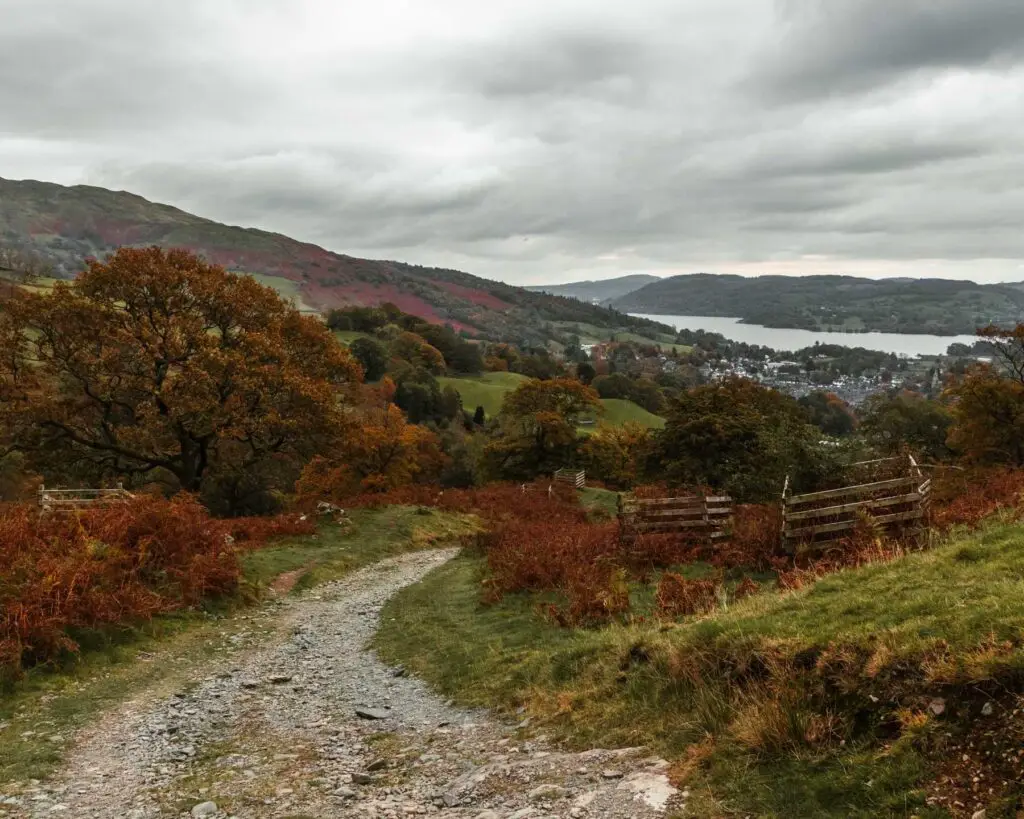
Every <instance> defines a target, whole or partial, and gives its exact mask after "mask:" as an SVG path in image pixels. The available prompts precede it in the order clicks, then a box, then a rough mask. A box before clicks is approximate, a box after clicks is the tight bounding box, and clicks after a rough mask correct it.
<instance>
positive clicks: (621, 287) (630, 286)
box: [526, 273, 661, 304]
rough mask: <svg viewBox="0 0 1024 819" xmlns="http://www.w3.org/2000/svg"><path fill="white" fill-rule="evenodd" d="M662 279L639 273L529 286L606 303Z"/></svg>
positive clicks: (555, 294) (542, 291) (551, 292)
mask: <svg viewBox="0 0 1024 819" xmlns="http://www.w3.org/2000/svg"><path fill="white" fill-rule="evenodd" d="M659 281H661V279H660V278H658V277H657V276H648V275H646V274H644V273H637V274H634V275H632V276H619V277H618V278H615V279H603V280H601V281H585V282H570V283H569V284H540V285H537V286H535V287H527V288H526V289H527V290H532V291H534V292H535V293H549V294H550V295H552V296H569V297H570V298H574V299H579V300H580V301H589V302H594V303H599V304H606V303H608V302H611V301H614V300H615V299H618V298H621V297H622V296H625V295H627V294H629V293H632V292H634V291H635V290H639V289H640V288H641V287H644V286H646V285H648V284H652V283H654V282H659Z"/></svg>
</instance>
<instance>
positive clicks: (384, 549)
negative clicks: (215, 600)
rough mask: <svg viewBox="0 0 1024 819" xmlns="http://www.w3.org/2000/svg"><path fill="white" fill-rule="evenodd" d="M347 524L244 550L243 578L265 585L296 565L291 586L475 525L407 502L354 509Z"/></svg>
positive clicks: (316, 581) (313, 581)
mask: <svg viewBox="0 0 1024 819" xmlns="http://www.w3.org/2000/svg"><path fill="white" fill-rule="evenodd" d="M349 517H350V520H351V525H350V526H338V525H335V524H329V525H325V526H322V527H321V528H320V531H319V533H318V534H317V535H315V536H314V537H305V536H304V537H294V538H285V539H282V540H279V541H276V542H275V543H274V544H273V545H271V546H269V547H267V548H264V549H258V550H256V551H252V552H248V553H247V554H246V555H245V556H244V558H243V561H242V565H243V569H244V572H245V577H246V580H247V581H248V582H249V583H250V584H252V585H254V586H256V587H257V588H264V587H266V586H267V585H269V584H270V583H271V581H273V579H274V578H275V577H278V576H280V575H282V574H285V573H286V572H295V571H301V572H302V574H301V576H300V577H299V578H298V583H297V586H296V588H299V589H301V588H308V587H310V586H315V585H317V584H319V583H326V582H328V581H331V580H336V579H338V578H339V577H343V576H344V575H346V574H348V573H349V572H351V571H354V570H356V569H360V568H362V567H364V566H369V565H371V564H373V563H377V562H378V561H380V560H384V559H385V558H388V557H394V556H395V555H398V554H402V553H404V552H407V551H410V550H412V549H423V548H430V547H431V546H436V545H437V543H438V542H448V541H454V540H456V539H458V538H459V537H461V536H463V535H469V534H472V533H473V532H476V531H478V530H479V524H478V522H477V520H476V519H475V518H472V517H470V516H467V515H456V514H452V513H448V512H438V511H437V510H434V509H429V508H423V509H419V508H417V507H411V506H387V507H384V508H382V509H356V510H355V511H353V512H351V513H350V516H349Z"/></svg>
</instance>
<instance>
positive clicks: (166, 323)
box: [0, 247, 360, 491]
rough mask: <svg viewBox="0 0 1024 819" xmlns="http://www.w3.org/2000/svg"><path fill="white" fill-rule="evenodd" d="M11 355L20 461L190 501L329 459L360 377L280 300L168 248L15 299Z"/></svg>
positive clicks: (7, 344)
mask: <svg viewBox="0 0 1024 819" xmlns="http://www.w3.org/2000/svg"><path fill="white" fill-rule="evenodd" d="M0 351H2V352H0V355H2V359H0V433H2V434H3V438H4V440H3V442H2V443H3V446H4V447H5V448H6V449H7V450H13V451H21V452H23V453H25V454H26V455H27V456H28V457H29V458H30V459H36V460H38V461H40V462H42V463H44V464H46V465H47V466H48V467H49V468H50V469H52V468H53V466H54V464H60V465H61V466H62V467H64V468H66V469H70V470H75V471H77V472H78V473H79V474H82V475H86V474H87V475H89V476H90V477H111V476H125V477H128V478H129V479H132V480H134V481H136V482H139V483H141V482H145V481H151V480H159V481H163V482H165V483H168V484H170V485H171V486H172V488H181V489H185V490H190V491H198V490H200V489H202V488H203V485H204V481H206V480H207V479H208V478H209V477H210V476H211V475H212V474H215V473H217V472H218V471H219V472H220V473H223V472H224V471H225V470H233V471H236V472H238V473H240V474H246V473H250V472H253V471H258V470H260V469H263V468H265V467H266V465H267V463H268V462H276V463H281V462H282V461H287V462H294V463H295V464H297V465H298V466H301V463H302V462H304V461H305V460H308V458H309V457H311V456H312V455H313V454H315V453H316V452H318V451H321V450H323V449H324V448H328V447H330V446H331V444H332V442H333V441H334V440H335V439H336V438H337V436H338V435H339V434H340V432H341V431H342V430H343V429H344V427H345V424H346V409H345V408H346V397H347V395H348V394H349V392H350V390H351V388H352V386H353V385H354V384H356V383H357V382H358V381H359V379H360V371H359V367H358V365H357V364H356V363H355V362H354V361H353V359H352V357H351V356H350V354H349V353H348V351H347V350H345V349H344V348H343V347H342V346H341V345H339V344H338V343H337V342H336V341H335V340H334V339H333V337H332V336H331V333H330V331H329V330H328V329H327V328H326V327H325V326H324V325H323V324H322V323H321V322H320V321H319V320H317V319H315V318H309V317H304V316H302V315H300V314H299V312H298V311H297V310H296V309H295V308H294V307H292V306H291V305H289V304H288V303H286V302H285V301H283V300H282V299H281V297H280V296H279V295H278V294H277V293H276V292H274V291H273V290H271V289H269V288H266V287H263V286H261V285H259V284H258V283H257V282H256V281H254V280H253V279H252V278H250V277H247V276H238V275H233V274H230V273H227V272H225V271H224V270H223V269H222V268H220V267H216V266H213V265H209V264H207V263H206V262H204V261H203V260H202V259H201V258H199V257H198V256H196V255H194V254H192V253H190V252H187V251H184V250H164V249H161V248H157V247H152V248H145V249H134V248H122V249H121V250H119V251H118V252H117V253H115V254H113V255H112V256H111V257H110V258H109V259H108V260H107V261H105V262H100V261H91V262H89V263H88V266H87V269H86V270H85V271H84V272H83V273H82V274H81V275H80V276H79V277H78V278H77V279H76V280H74V281H73V282H70V283H58V284H56V285H55V286H54V288H53V289H52V291H50V292H49V293H43V294H32V293H22V294H19V295H17V296H16V297H15V298H13V299H12V300H10V301H9V302H8V303H7V304H6V305H5V308H4V311H3V313H2V314H0ZM2 451H3V450H2V449H0V452H2Z"/></svg>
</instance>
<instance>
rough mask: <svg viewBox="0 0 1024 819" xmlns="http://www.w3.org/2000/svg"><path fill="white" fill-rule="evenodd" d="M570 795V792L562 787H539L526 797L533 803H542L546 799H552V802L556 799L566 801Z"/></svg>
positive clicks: (548, 785) (547, 785)
mask: <svg viewBox="0 0 1024 819" xmlns="http://www.w3.org/2000/svg"><path fill="white" fill-rule="evenodd" d="M568 795H569V791H567V790H566V789H565V788H563V787H562V786H561V785H550V784H546V785H538V786H537V787H536V788H534V789H533V790H532V791H530V792H529V793H528V794H527V795H526V796H527V798H528V799H529V800H530V801H531V802H540V801H541V800H544V799H550V800H552V801H554V800H556V799H564V798H565V797H566V796H568Z"/></svg>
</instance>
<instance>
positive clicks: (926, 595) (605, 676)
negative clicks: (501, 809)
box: [377, 522, 1024, 818]
mask: <svg viewBox="0 0 1024 819" xmlns="http://www.w3.org/2000/svg"><path fill="white" fill-rule="evenodd" d="M1022 546H1024V528H1022V527H1021V526H1020V525H1017V524H1012V523H999V522H995V523H993V524H991V525H989V526H988V527H986V528H985V529H984V530H982V531H980V532H978V533H976V534H973V535H970V536H967V537H963V538H960V539H958V540H954V541H952V542H950V543H948V544H946V545H944V546H941V547H939V548H937V549H935V550H933V551H931V552H928V553H921V554H914V555H910V556H908V557H905V558H903V559H901V560H898V561H896V562H893V563H890V564H885V565H875V566H868V567H865V568H861V569H856V570H849V571H845V572H841V573H838V574H835V575H832V576H830V577H827V578H825V579H823V580H821V581H819V582H817V583H816V584H814V585H812V586H810V587H808V588H805V589H803V590H801V591H799V592H793V593H788V594H784V595H780V594H777V593H766V594H761V595H756V596H754V597H751V598H749V599H747V600H744V601H742V602H740V603H734V604H732V605H731V606H730V608H729V610H727V611H719V612H716V613H715V614H713V615H710V616H706V617H702V618H687V619H685V620H683V621H680V622H678V623H668V624H666V623H660V622H657V621H651V620H639V619H637V620H634V621H633V622H629V623H625V624H615V625H611V626H608V627H605V628H602V629H595V630H566V629H560V628H558V627H556V626H554V625H552V624H550V623H549V622H547V621H546V620H545V619H544V618H543V617H542V616H541V615H540V614H539V613H538V605H537V604H538V603H539V602H541V601H539V600H537V599H531V598H529V597H525V596H514V597H510V598H507V599H506V600H505V601H504V602H502V603H501V604H499V605H496V606H492V607H482V606H481V605H480V603H479V600H480V596H479V588H480V586H479V584H480V580H481V579H482V573H483V568H484V567H483V559H482V558H481V557H480V556H479V555H476V556H474V555H465V556H463V557H460V558H459V559H457V560H456V561H453V562H452V563H450V564H448V565H446V566H444V567H441V568H440V569H438V570H436V571H435V572H433V573H432V574H431V575H429V576H428V577H427V578H426V579H425V581H424V582H423V583H421V584H419V585H417V586H414V587H411V588H408V589H406V590H404V591H403V592H401V593H400V594H399V595H398V596H396V597H395V598H394V599H393V600H392V601H391V602H390V603H389V604H388V606H387V608H386V610H385V613H384V617H383V627H382V630H381V632H380V634H379V635H378V637H377V642H378V647H379V649H380V650H381V652H382V653H383V654H384V656H385V657H386V658H387V659H389V660H390V661H393V662H401V663H404V664H405V665H406V666H407V667H408V668H409V669H410V670H412V671H414V672H415V673H417V674H420V675H422V676H423V677H425V678H426V679H428V680H429V681H431V682H432V683H433V684H434V685H436V686H437V687H438V688H439V689H441V690H442V691H443V692H444V693H445V694H447V695H448V696H452V697H454V698H456V699H459V700H461V701H464V702H467V703H471V704H474V705H489V706H493V707H497V708H499V709H508V710H511V709H514V708H516V707H519V706H521V705H525V706H526V707H527V708H528V709H529V710H530V712H531V713H532V714H534V715H535V716H537V717H538V718H539V719H540V721H541V724H543V725H544V727H545V729H546V730H554V731H556V732H558V733H559V734H560V735H561V736H563V737H564V738H565V739H567V740H568V741H570V742H571V743H573V744H576V745H580V746H583V745H606V744H611V743H615V744H622V745H632V744H647V745H650V746H652V747H654V748H656V749H657V750H658V751H659V752H661V753H665V754H668V755H670V756H671V757H672V758H674V759H676V760H679V766H678V768H677V773H678V776H679V778H680V780H682V781H686V782H687V784H688V787H690V789H691V791H692V792H693V794H694V797H693V800H692V803H691V810H693V811H694V812H695V814H696V815H707V816H733V815H756V816H778V817H783V816H785V817H794V816H815V817H817V816H821V817H847V816H858V817H875V816H908V817H909V816H919V817H922V818H923V817H935V816H948V815H950V814H948V813H945V812H943V811H942V810H940V809H939V808H935V807H931V806H929V805H927V804H926V803H925V786H926V785H928V783H929V781H930V779H931V778H933V776H934V773H935V771H936V766H937V765H938V764H939V762H940V761H941V759H942V756H943V752H942V748H943V747H944V746H943V744H942V743H943V742H945V741H947V739H946V738H948V737H950V736H952V735H954V734H956V733H957V732H958V731H961V730H968V729H969V726H970V723H971V722H973V720H974V718H975V715H976V711H975V710H972V709H975V708H976V705H977V701H978V700H977V698H978V696H979V695H980V696H984V697H992V698H998V697H999V696H1002V695H1001V694H1000V693H999V692H1000V691H1001V690H1002V691H1003V692H1004V693H1005V691H1007V690H1009V691H1014V690H1020V683H1021V681H1022V679H1024V671H1022V669H1024V651H1022V650H1021V644H1022V635H1024V548H1022ZM939 694H941V695H942V696H944V697H945V698H946V699H947V702H948V706H947V712H946V713H945V715H944V716H943V717H942V718H941V719H937V718H934V717H932V716H930V715H929V713H928V711H927V706H928V703H929V701H930V700H931V698H932V697H933V696H937V695H939ZM968 717H969V718H968ZM901 721H906V722H905V723H904V724H901ZM906 723H911V724H912V725H913V728H912V729H909V728H908V725H907V724H906ZM965 724H966V725H967V728H965V727H964V726H965ZM1000 788H1001V789H1002V790H1003V791H1005V792H999V789H1000ZM1019 788H1020V786H1019V784H1015V783H1014V782H1012V781H1010V782H1009V783H1008V784H1007V785H1006V786H1002V785H1000V786H999V788H997V792H996V793H995V794H993V795H991V796H989V797H988V799H989V802H990V805H994V804H1009V803H1011V802H1012V801H1013V800H1014V799H1016V798H1018V797H1019V794H1018V793H1016V791H1017V790H1018V789H1019ZM1000 800H1003V801H1002V802H1000ZM972 811H973V808H971V809H970V810H968V812H967V813H966V815H967V816H970V815H971V812H972ZM957 815H958V814H957ZM997 815H1003V814H1001V813H997V812H996V811H995V810H994V809H993V808H991V807H990V810H989V816H997ZM1006 815H1010V816H1012V815H1014V814H1013V813H1007V814H1006Z"/></svg>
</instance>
